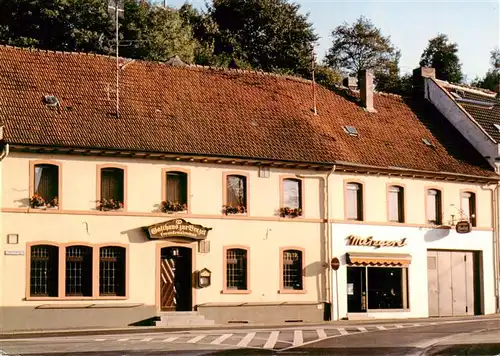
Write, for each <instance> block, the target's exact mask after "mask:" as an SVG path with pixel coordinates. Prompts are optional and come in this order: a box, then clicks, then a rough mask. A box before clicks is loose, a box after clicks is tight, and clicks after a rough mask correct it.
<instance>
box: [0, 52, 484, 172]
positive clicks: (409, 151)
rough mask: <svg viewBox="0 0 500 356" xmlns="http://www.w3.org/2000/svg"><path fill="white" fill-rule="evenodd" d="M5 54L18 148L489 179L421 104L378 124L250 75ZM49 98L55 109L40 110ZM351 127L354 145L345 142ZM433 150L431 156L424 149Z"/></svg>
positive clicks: (402, 107) (2, 105)
mask: <svg viewBox="0 0 500 356" xmlns="http://www.w3.org/2000/svg"><path fill="white" fill-rule="evenodd" d="M115 65H116V64H115V59H114V58H110V57H105V56H95V55H87V54H74V53H73V54H69V53H60V52H58V53H55V52H45V51H30V50H26V49H19V48H13V47H0V116H1V117H2V118H3V121H4V122H5V135H4V137H5V140H6V141H7V142H9V143H12V144H24V145H45V146H57V147H78V148H104V149H122V150H138V151H139V150H140V151H148V152H162V153H182V154H192V155H213V156H224V157H227V156H230V157H240V158H255V159H269V160H279V161H293V162H309V163H333V162H336V161H345V162H350V163H356V164H366V165H373V166H380V167H388V166H396V167H401V168H406V169H413V170H425V171H433V172H451V173H461V174H471V175H483V176H484V175H486V176H492V175H493V174H494V173H493V172H492V169H491V168H490V167H489V165H488V164H487V163H486V161H485V160H484V159H483V158H482V157H481V156H480V155H479V154H478V153H477V152H476V151H475V150H474V149H473V148H472V146H470V145H469V144H468V142H467V141H466V140H465V139H464V138H463V137H462V136H461V135H460V134H458V132H457V131H456V130H455V129H454V128H453V127H452V126H451V125H450V124H449V123H448V121H447V120H445V119H444V118H442V116H441V115H440V114H439V113H438V112H437V111H436V110H434V109H432V108H430V107H429V106H427V105H424V104H422V102H421V101H419V100H417V101H414V100H410V99H404V98H402V97H399V96H396V95H381V94H375V97H374V105H375V108H376V110H377V112H376V113H368V112H366V111H365V110H364V109H363V108H361V107H360V105H359V104H358V103H357V102H356V99H355V98H353V97H352V96H351V95H348V94H345V95H342V94H341V93H334V92H332V91H330V90H327V89H325V88H323V87H320V86H318V89H317V102H318V105H317V107H318V115H316V116H315V115H314V114H313V112H312V110H311V107H312V89H311V83H310V82H308V81H305V80H301V79H290V78H285V77H279V76H275V75H265V74H262V73H254V72H240V71H234V70H233V71H230V70H216V69H208V68H200V67H173V66H169V65H165V64H161V63H153V62H145V61H134V62H131V63H129V64H128V65H127V66H126V67H125V68H124V69H123V70H121V74H120V117H119V118H117V117H116V116H114V112H115V99H114V93H115V80H116V79H115ZM45 95H54V96H56V97H57V98H58V100H59V102H60V107H58V108H57V109H54V108H50V107H48V106H47V105H45V104H44V101H43V97H44V96H45ZM344 125H352V126H354V127H356V129H357V130H358V132H359V136H358V137H353V136H349V135H348V134H347V133H346V132H345V131H344V129H343V126H344ZM424 138H425V139H428V140H429V141H431V142H432V143H433V146H432V147H429V146H426V145H425V144H424V143H423V142H422V139H424Z"/></svg>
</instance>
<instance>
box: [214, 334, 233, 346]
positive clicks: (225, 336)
mask: <svg viewBox="0 0 500 356" xmlns="http://www.w3.org/2000/svg"><path fill="white" fill-rule="evenodd" d="M231 336H233V334H224V335H221V336H219V337H218V338H217V339H215V340H214V341H212V342H211V344H213V345H219V344H221V343H222V342H223V341H224V340H226V339H227V338H230V337H231Z"/></svg>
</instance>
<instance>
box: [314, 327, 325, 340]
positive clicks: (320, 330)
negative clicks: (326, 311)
mask: <svg viewBox="0 0 500 356" xmlns="http://www.w3.org/2000/svg"><path fill="white" fill-rule="evenodd" d="M316 333H318V337H319V338H320V339H326V338H327V336H326V333H325V330H323V329H317V330H316Z"/></svg>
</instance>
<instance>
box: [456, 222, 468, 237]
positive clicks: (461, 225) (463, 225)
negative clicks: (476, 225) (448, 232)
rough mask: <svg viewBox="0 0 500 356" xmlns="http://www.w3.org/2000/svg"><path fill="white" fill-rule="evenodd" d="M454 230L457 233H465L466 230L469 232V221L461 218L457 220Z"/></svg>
mask: <svg viewBox="0 0 500 356" xmlns="http://www.w3.org/2000/svg"><path fill="white" fill-rule="evenodd" d="M455 230H456V231H457V233H458V234H466V233H468V232H471V230H472V228H471V226H470V222H468V221H466V220H463V221H459V222H457V225H456V226H455Z"/></svg>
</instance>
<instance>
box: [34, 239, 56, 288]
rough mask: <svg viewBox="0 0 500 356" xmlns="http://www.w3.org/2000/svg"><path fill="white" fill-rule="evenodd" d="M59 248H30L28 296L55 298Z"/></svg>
mask: <svg viewBox="0 0 500 356" xmlns="http://www.w3.org/2000/svg"><path fill="white" fill-rule="evenodd" d="M58 274H59V248H58V247H57V246H50V245H37V246H31V261H30V295H31V296H32V297H57V296H58Z"/></svg>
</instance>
